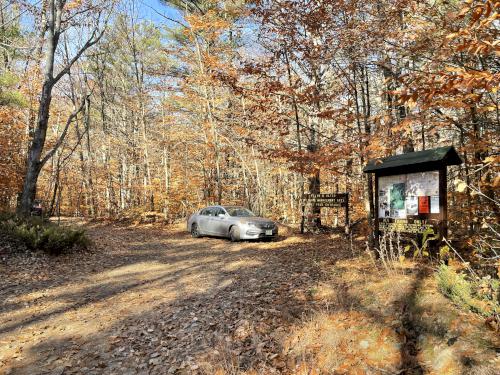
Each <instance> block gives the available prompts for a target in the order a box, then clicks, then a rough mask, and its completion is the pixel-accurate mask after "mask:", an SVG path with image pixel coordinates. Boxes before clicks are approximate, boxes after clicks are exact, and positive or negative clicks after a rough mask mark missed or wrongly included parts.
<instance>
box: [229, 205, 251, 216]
mask: <svg viewBox="0 0 500 375" xmlns="http://www.w3.org/2000/svg"><path fill="white" fill-rule="evenodd" d="M224 208H225V209H226V211H227V213H228V214H229V215H230V216H236V217H249V216H255V214H254V213H253V212H252V211H250V210H247V209H246V208H245V207H224Z"/></svg>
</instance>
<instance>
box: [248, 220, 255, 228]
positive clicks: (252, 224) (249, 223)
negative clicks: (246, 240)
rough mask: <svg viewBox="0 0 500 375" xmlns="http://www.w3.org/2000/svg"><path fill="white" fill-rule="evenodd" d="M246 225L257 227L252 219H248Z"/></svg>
mask: <svg viewBox="0 0 500 375" xmlns="http://www.w3.org/2000/svg"><path fill="white" fill-rule="evenodd" d="M247 225H248V226H249V227H254V228H257V223H254V222H253V221H248V222H247Z"/></svg>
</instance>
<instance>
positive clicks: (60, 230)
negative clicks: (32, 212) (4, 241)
mask: <svg viewBox="0 0 500 375" xmlns="http://www.w3.org/2000/svg"><path fill="white" fill-rule="evenodd" d="M0 233H2V234H3V235H4V236H6V237H8V238H10V239H11V240H13V241H16V242H20V243H21V244H23V245H24V246H26V247H27V248H28V249H29V250H33V251H43V252H45V253H47V254H51V255H60V254H63V253H67V252H69V251H71V250H74V249H86V248H87V247H88V245H89V240H88V238H87V236H86V235H85V231H84V230H82V229H74V228H68V227H61V226H58V225H55V224H53V223H50V222H48V221H44V220H43V219H41V218H39V217H32V218H19V217H16V216H12V215H6V214H3V215H1V216H0Z"/></svg>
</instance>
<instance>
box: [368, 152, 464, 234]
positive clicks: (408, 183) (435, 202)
mask: <svg viewBox="0 0 500 375" xmlns="http://www.w3.org/2000/svg"><path fill="white" fill-rule="evenodd" d="M461 163H462V160H461V159H460V157H459V156H458V154H457V152H456V151H455V149H454V148H453V147H452V146H450V147H440V148H435V149H432V150H425V151H419V152H411V153H407V154H403V155H396V156H390V157H388V158H383V159H377V160H372V161H370V162H369V163H368V165H367V166H366V167H365V168H364V172H365V173H374V174H375V212H374V215H375V230H374V232H375V237H376V240H377V242H378V237H379V236H380V234H381V233H389V232H399V233H408V234H415V235H417V236H418V235H422V234H423V233H424V232H425V233H427V234H428V235H432V236H433V237H435V238H438V239H442V238H443V237H446V236H447V229H448V226H447V223H448V202H447V187H446V186H447V184H446V176H447V166H448V165H459V164H461Z"/></svg>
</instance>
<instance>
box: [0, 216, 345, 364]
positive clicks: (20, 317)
mask: <svg viewBox="0 0 500 375" xmlns="http://www.w3.org/2000/svg"><path fill="white" fill-rule="evenodd" d="M89 234H90V236H91V238H92V240H93V241H94V243H95V245H94V246H93V250H92V252H91V253H90V254H78V255H72V256H64V257H61V258H48V259H46V258H33V259H31V260H29V259H26V258H25V257H17V258H13V259H9V260H8V261H7V262H6V263H5V262H4V264H3V265H2V266H1V267H2V268H1V273H2V278H1V279H0V291H1V292H0V300H1V301H3V303H2V304H1V306H0V348H1V350H0V373H2V372H5V373H11V374H49V373H50V374H63V373H64V374H80V373H85V374H112V373H114V374H136V373H138V374H139V373H140V374H143V373H144V374H147V373H152V374H165V373H166V374H173V373H214V372H216V371H217V369H220V368H223V369H225V370H227V371H230V370H231V369H235V368H239V369H240V370H245V369H248V368H253V369H257V370H260V371H262V372H264V373H276V372H281V371H282V370H283V369H284V368H285V367H286V366H287V363H286V362H285V361H286V358H284V357H283V355H282V349H283V348H282V344H281V343H282V337H283V335H284V334H285V333H286V331H287V327H290V326H292V325H293V324H294V323H295V322H297V321H300V320H301V319H304V318H305V317H307V316H308V314H310V313H311V312H312V311H314V310H315V308H316V307H317V305H318V304H320V303H321V302H319V301H316V300H315V299H314V298H312V292H311V291H312V290H314V288H315V286H316V285H317V284H318V283H319V282H321V279H322V278H323V277H325V276H326V275H324V274H323V273H322V271H321V270H322V269H325V266H328V265H331V264H334V263H335V262H336V261H337V260H338V259H341V258H346V257H348V256H349V254H350V252H349V251H347V250H345V251H341V250H339V249H341V248H342V247H341V246H339V245H338V243H337V244H335V250H333V248H331V247H328V246H323V247H322V248H317V247H315V246H311V243H308V242H310V240H308V239H307V238H299V237H293V236H292V237H289V238H287V239H281V240H280V241H277V242H272V243H266V242H242V243H236V244H233V243H230V242H229V241H227V240H223V239H214V238H202V239H192V238H191V237H190V236H189V235H188V234H186V233H183V232H182V231H181V228H180V227H179V228H176V229H158V228H156V229H155V228H151V227H140V228H130V227H119V226H93V227H92V226H91V227H89ZM315 240H316V241H317V240H318V238H317V237H316V238H315ZM328 242H329V243H331V244H333V242H332V241H328ZM328 242H327V243H328ZM288 365H289V364H288Z"/></svg>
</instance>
